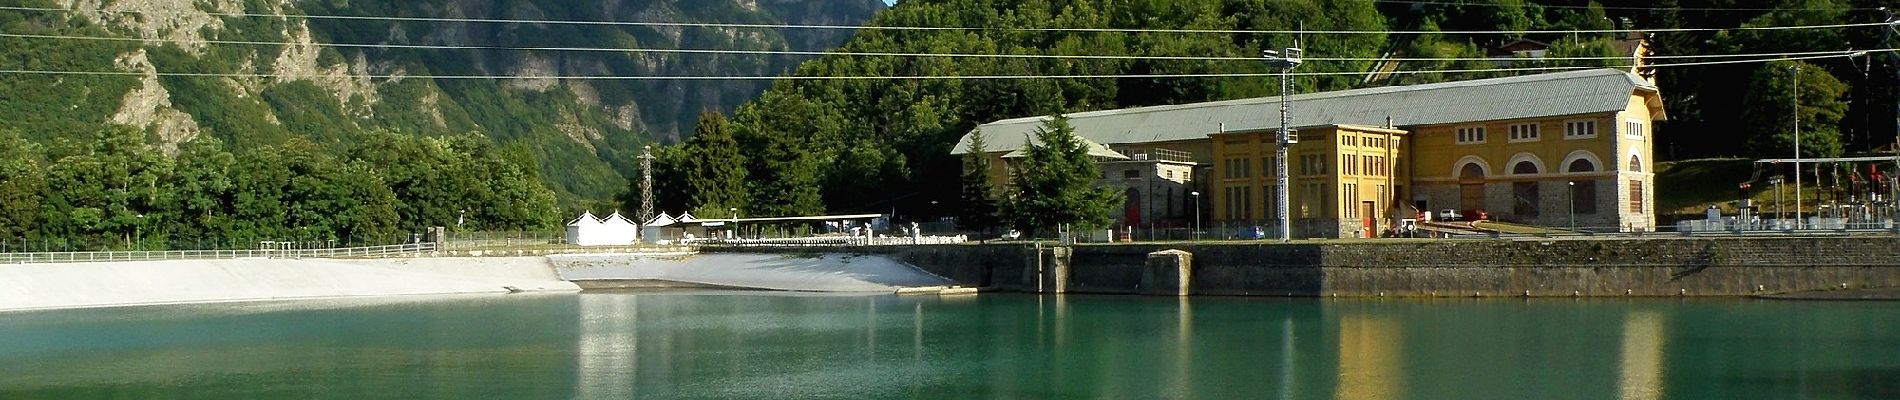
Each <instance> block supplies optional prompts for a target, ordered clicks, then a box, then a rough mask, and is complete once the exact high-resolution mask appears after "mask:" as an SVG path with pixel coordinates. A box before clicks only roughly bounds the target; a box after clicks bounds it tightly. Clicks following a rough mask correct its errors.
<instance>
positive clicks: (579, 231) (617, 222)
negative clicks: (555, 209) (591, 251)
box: [567, 212, 640, 246]
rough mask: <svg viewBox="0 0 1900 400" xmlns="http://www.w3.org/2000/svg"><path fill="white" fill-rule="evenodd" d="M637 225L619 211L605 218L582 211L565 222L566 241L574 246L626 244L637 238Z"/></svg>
mask: <svg viewBox="0 0 1900 400" xmlns="http://www.w3.org/2000/svg"><path fill="white" fill-rule="evenodd" d="M639 229H640V228H639V227H638V226H635V225H634V224H633V221H628V220H627V218H626V217H622V216H620V213H619V212H614V213H613V215H609V216H607V218H606V219H600V218H595V217H594V213H593V212H582V213H581V216H580V217H578V218H574V221H573V222H568V223H567V243H568V244H571V245H576V246H626V245H631V244H633V241H634V240H636V239H637V235H638V232H639Z"/></svg>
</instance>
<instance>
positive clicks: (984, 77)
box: [0, 50, 1893, 81]
mask: <svg viewBox="0 0 1900 400" xmlns="http://www.w3.org/2000/svg"><path fill="white" fill-rule="evenodd" d="M1890 51H1893V50H1875V51H1867V52H1859V51H1857V52H1854V53H1849V54H1839V55H1816V56H1803V57H1780V58H1760V59H1746V60H1721V61H1702V62H1684V63H1667V64H1653V65H1647V66H1645V67H1648V68H1674V67H1688V66H1707V65H1724V64H1744V63H1760V62H1770V61H1784V60H1787V61H1793V60H1813V59H1824V58H1841V57H1857V56H1862V55H1865V54H1866V53H1870V52H1890ZM1598 68H1629V66H1627V65H1611V66H1601V67H1594V66H1548V67H1517V68H1479V69H1446V70H1401V71H1392V72H1389V73H1390V74H1397V75H1418V74H1441V73H1484V72H1532V71H1570V70H1581V69H1598ZM0 74H19V75H113V76H147V75H156V76H171V77H214V78H304V77H346V78H351V79H443V80H450V79H455V80H464V79H568V80H617V81H669V80H672V81H676V80H707V81H747V80H930V79H975V80H999V79H1162V78H1244V77H1272V76H1281V75H1282V74H1280V73H1270V72H1268V73H1204V74H1075V75H898V76H879V75H838V76H797V75H787V76H718V75H707V76H638V75H404V74H354V75H326V74H266V73H213V72H156V71H153V72H146V71H60V70H25V69H0ZM1366 74H1367V72H1361V71H1339V72H1292V73H1287V74H1285V75H1289V76H1360V75H1366Z"/></svg>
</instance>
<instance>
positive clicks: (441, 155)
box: [350, 132, 560, 231]
mask: <svg viewBox="0 0 1900 400" xmlns="http://www.w3.org/2000/svg"><path fill="white" fill-rule="evenodd" d="M357 140H358V142H359V143H360V144H358V145H357V146H356V147H355V148H354V149H353V150H352V151H351V152H350V153H351V157H352V161H354V162H358V163H362V164H364V165H366V166H368V167H369V168H371V169H372V170H374V171H376V173H377V175H378V176H379V177H381V178H382V179H384V180H385V181H386V182H387V183H388V184H389V185H390V188H391V189H392V190H393V192H394V193H395V195H396V199H397V201H398V202H397V203H396V210H397V214H398V215H400V220H401V226H402V228H404V229H408V230H412V231H413V230H422V229H425V228H427V227H431V226H448V227H454V228H455V229H458V230H519V229H537V228H547V227H551V226H553V225H554V224H555V223H557V222H559V221H560V216H559V215H558V214H557V212H556V211H557V210H556V208H555V206H554V193H553V191H552V190H549V189H548V188H547V187H546V186H544V185H543V184H542V181H541V179H540V177H539V175H538V174H539V172H538V171H539V170H538V168H536V167H535V165H536V164H537V163H536V162H535V161H534V155H533V154H532V153H531V152H529V151H528V150H526V149H522V148H519V146H516V147H511V148H509V150H507V151H504V149H503V148H502V147H499V146H496V145H495V143H494V141H492V140H490V139H488V138H487V137H485V136H482V135H480V134H475V133H468V134H461V135H452V136H439V137H428V136H416V135H407V134H403V133H396V132H374V133H370V134H366V135H362V137H360V138H358V139H357Z"/></svg>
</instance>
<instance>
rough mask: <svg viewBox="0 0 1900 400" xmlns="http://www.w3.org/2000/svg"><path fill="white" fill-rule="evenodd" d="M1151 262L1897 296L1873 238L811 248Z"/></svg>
mask: <svg viewBox="0 0 1900 400" xmlns="http://www.w3.org/2000/svg"><path fill="white" fill-rule="evenodd" d="M1162 250H1181V251H1185V252H1187V253H1190V254H1191V262H1190V267H1189V269H1190V273H1188V274H1186V275H1187V276H1189V280H1190V285H1189V286H1190V291H1191V292H1192V293H1193V294H1207V295H1267V296H1382V295H1383V296H1440V297H1443V296H1524V295H1525V294H1526V292H1528V293H1529V295H1530V296H1540V297H1543V296H1625V295H1629V296H1685V295H1686V296H1741V295H1755V294H1763V293H1782V292H1792V291H1804V290H1820V289H1829V288H1839V287H1840V286H1841V285H1842V284H1846V285H1847V286H1849V287H1855V288H1861V287H1894V286H1900V238H1896V237H1893V236H1884V235H1883V236H1840V237H1814V238H1649V239H1575V240H1550V241H1506V240H1488V241H1390V242H1384V241H1381V242H1360V243H1340V244H1330V243H1323V242H1321V243H1313V242H1303V243H1296V244H1274V243H1217V244H1130V245H1082V246H1074V247H1073V248H1072V251H1071V252H1068V254H1067V256H1066V257H1062V256H1061V255H1060V254H1059V253H1057V252H1051V251H1049V250H1047V249H1043V250H1040V251H1039V250H1038V249H1037V248H1034V247H1032V246H1030V245H1027V244H997V245H948V246H914V247H856V248H833V249H823V251H826V252H831V251H840V252H855V253H878V254H887V255H891V256H893V257H895V258H898V259H900V260H904V261H906V262H909V263H911V264H914V265H917V266H918V267H920V268H923V269H925V270H927V271H931V272H932V273H936V274H938V275H942V276H944V277H946V278H950V279H952V280H956V281H958V282H959V283H962V284H964V285H975V286H991V287H996V288H998V289H1002V290H1016V291H1027V292H1069V293H1111V294H1130V293H1144V292H1146V293H1159V292H1164V291H1165V290H1154V289H1155V288H1143V287H1142V286H1141V284H1142V282H1143V279H1144V276H1145V275H1146V276H1148V278H1147V279H1148V280H1149V282H1154V278H1153V276H1154V275H1153V274H1156V273H1176V272H1175V271H1150V270H1149V269H1150V268H1163V267H1165V264H1155V265H1158V266H1150V265H1151V264H1150V263H1149V254H1150V253H1154V252H1157V251H1162ZM722 251H786V250H773V249H760V248H749V249H730V250H722ZM797 251H802V252H814V251H819V250H817V249H810V248H805V249H797ZM1039 255H1040V256H1039ZM1056 278H1066V281H1065V282H1050V280H1051V279H1056ZM1151 285H1153V284H1152V283H1151Z"/></svg>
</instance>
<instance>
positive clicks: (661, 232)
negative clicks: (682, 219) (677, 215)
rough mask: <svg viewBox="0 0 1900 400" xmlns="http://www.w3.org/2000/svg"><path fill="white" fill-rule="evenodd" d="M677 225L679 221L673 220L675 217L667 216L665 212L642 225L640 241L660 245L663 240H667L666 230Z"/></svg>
mask: <svg viewBox="0 0 1900 400" xmlns="http://www.w3.org/2000/svg"><path fill="white" fill-rule="evenodd" d="M677 223H679V220H676V219H673V216H671V215H666V213H665V212H661V213H659V214H657V215H654V216H653V219H649V220H647V223H645V224H641V225H640V241H642V242H646V243H659V242H660V241H661V240H667V239H668V238H667V237H666V230H665V228H666V227H669V226H673V225H674V224H677Z"/></svg>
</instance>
